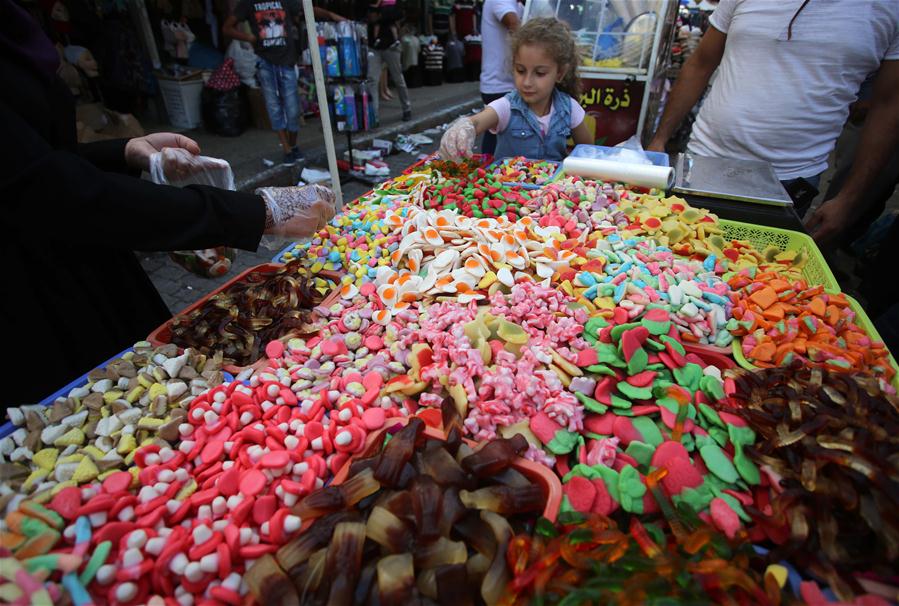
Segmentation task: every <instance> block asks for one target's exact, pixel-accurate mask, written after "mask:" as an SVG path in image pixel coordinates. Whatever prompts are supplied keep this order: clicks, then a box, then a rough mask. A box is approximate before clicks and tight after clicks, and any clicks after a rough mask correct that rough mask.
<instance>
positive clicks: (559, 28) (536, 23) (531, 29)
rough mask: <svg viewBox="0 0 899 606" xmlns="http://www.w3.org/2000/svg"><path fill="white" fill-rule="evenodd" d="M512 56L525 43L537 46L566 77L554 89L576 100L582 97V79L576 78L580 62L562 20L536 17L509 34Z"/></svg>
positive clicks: (568, 31) (575, 47) (571, 38)
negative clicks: (544, 50)
mask: <svg viewBox="0 0 899 606" xmlns="http://www.w3.org/2000/svg"><path fill="white" fill-rule="evenodd" d="M511 43H512V57H513V59H514V57H515V56H516V55H517V54H518V49H519V48H521V47H522V46H524V45H526V44H534V45H540V46H542V47H543V48H545V49H546V52H547V53H549V55H550V56H551V57H552V58H553V60H554V61H555V62H556V63H557V64H558V65H559V68H560V69H564V70H565V76H564V77H563V78H562V80H561V82H558V83H557V84H556V87H557V88H558V89H559V90H561V91H562V92H564V93H568V94H569V95H571V96H572V97H574V98H575V100H577V99H578V97H580V94H581V79H580V78H578V75H577V67H578V64H579V63H580V56H579V55H578V50H577V45H576V44H575V43H574V36H573V35H572V33H571V28H569V27H568V24H567V23H565V22H564V21H559V20H558V19H556V18H554V17H538V18H535V19H529V20H528V21H527V22H526V23H525V24H524V25H522V26H521V27H520V28H518V30H517V31H516V32H515V33H514V34H512V39H511Z"/></svg>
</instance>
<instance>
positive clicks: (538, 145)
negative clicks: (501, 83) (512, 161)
mask: <svg viewBox="0 0 899 606" xmlns="http://www.w3.org/2000/svg"><path fill="white" fill-rule="evenodd" d="M506 98H507V99H508V100H509V105H510V106H511V108H512V113H511V116H510V117H509V126H507V127H506V130H504V131H503V132H501V133H499V135H497V144H496V152H495V153H494V155H495V156H496V158H508V157H511V156H524V157H525V158H530V159H532V160H556V161H561V160H563V159H564V158H565V155H566V154H565V151H566V144H565V142H566V141H567V140H568V137H570V136H571V97H570V96H568V95H566V94H565V93H563V92H562V91H560V90H559V89H553V97H552V111H553V117H552V120H551V121H550V124H549V130H548V132H547V133H546V135H544V134H543V133H542V131H541V129H540V123H539V122H538V121H537V116H535V115H534V112H532V111H531V108H529V107H528V104H527V103H525V102H524V99H522V98H521V95H519V94H518V91H512V92H511V93H509V94H508V95H506Z"/></svg>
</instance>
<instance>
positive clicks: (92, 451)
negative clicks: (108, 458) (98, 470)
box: [81, 446, 106, 461]
mask: <svg viewBox="0 0 899 606" xmlns="http://www.w3.org/2000/svg"><path fill="white" fill-rule="evenodd" d="M81 452H82V453H84V454H86V455H87V456H89V457H90V458H92V459H93V460H94V461H98V460H100V459H102V458H103V456H104V455H105V454H106V453H105V452H103V451H102V450H100V449H99V448H97V447H96V446H85V447H84V448H82V449H81Z"/></svg>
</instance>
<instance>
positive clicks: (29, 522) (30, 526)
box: [21, 516, 50, 539]
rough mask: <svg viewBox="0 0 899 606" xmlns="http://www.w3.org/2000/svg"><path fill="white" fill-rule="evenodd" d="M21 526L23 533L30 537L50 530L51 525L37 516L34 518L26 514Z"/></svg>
mask: <svg viewBox="0 0 899 606" xmlns="http://www.w3.org/2000/svg"><path fill="white" fill-rule="evenodd" d="M21 528H22V534H24V535H25V536H26V537H28V538H29V539H31V538H34V537H36V536H38V535H39V534H43V533H44V532H46V531H48V530H50V527H49V526H47V525H46V524H44V522H43V521H41V520H38V519H37V518H32V517H30V516H25V518H24V519H23V520H22V522H21Z"/></svg>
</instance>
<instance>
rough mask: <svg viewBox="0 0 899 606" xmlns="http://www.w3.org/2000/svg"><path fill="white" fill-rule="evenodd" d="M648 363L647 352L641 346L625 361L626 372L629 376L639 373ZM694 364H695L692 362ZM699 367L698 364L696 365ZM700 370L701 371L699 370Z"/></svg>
mask: <svg viewBox="0 0 899 606" xmlns="http://www.w3.org/2000/svg"><path fill="white" fill-rule="evenodd" d="M647 364H649V354H647V353H646V350H645V349H643V348H642V347H640V348H638V349H635V350H634V355H632V356H631V359H630V360H628V362H627V372H628V374H630V375H631V376H633V375H635V374H638V373H641V372H643V371H644V370H646V365H647ZM694 366H695V364H694ZM696 367H697V368H699V367H698V366H696ZM700 372H701V371H700Z"/></svg>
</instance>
